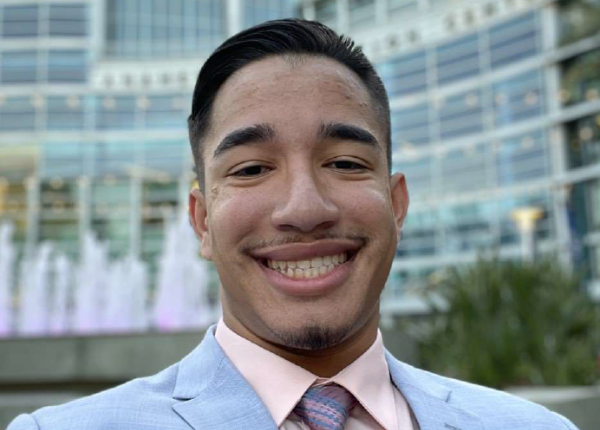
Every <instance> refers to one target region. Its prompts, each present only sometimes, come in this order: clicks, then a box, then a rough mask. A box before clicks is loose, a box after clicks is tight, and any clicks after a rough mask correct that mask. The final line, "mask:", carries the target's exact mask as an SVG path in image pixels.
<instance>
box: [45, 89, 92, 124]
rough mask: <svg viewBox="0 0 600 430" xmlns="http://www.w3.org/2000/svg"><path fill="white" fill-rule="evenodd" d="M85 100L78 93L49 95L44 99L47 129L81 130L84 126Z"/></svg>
mask: <svg viewBox="0 0 600 430" xmlns="http://www.w3.org/2000/svg"><path fill="white" fill-rule="evenodd" d="M85 101H86V99H85V98H84V97H82V96H78V95H70V96H50V97H48V98H47V101H46V109H47V110H46V128H47V129H48V130H82V129H83V128H84V126H85V109H84V108H85Z"/></svg>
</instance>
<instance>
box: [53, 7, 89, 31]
mask: <svg viewBox="0 0 600 430" xmlns="http://www.w3.org/2000/svg"><path fill="white" fill-rule="evenodd" d="M87 14H88V10H87V6H86V5H84V4H51V5H50V11H49V17H50V23H49V26H48V30H49V33H50V36H59V37H71V36H85V35H87V34H88V17H87Z"/></svg>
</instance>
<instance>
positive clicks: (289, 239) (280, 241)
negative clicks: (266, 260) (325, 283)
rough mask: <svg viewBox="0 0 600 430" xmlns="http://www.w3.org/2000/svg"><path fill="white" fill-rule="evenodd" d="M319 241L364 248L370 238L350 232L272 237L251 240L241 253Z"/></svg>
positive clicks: (363, 234) (361, 233) (359, 233)
mask: <svg viewBox="0 0 600 430" xmlns="http://www.w3.org/2000/svg"><path fill="white" fill-rule="evenodd" d="M320 240H349V241H352V242H358V243H359V244H360V246H361V247H363V246H366V245H368V244H369V242H370V237H369V236H368V235H367V234H366V232H362V231H360V232H352V233H333V232H323V233H318V234H311V235H301V234H292V235H286V236H281V237H274V238H272V239H268V240H267V239H260V240H251V241H249V243H247V244H245V245H243V246H242V248H241V250H242V252H244V253H246V254H248V253H252V252H254V251H258V250H260V249H264V248H269V247H277V246H282V245H289V244H292V243H310V242H317V241H320Z"/></svg>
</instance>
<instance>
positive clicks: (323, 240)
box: [190, 57, 408, 349]
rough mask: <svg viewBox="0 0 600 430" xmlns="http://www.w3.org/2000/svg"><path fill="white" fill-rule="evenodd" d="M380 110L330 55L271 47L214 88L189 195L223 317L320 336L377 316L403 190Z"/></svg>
mask: <svg viewBox="0 0 600 430" xmlns="http://www.w3.org/2000/svg"><path fill="white" fill-rule="evenodd" d="M383 123H384V121H383V120H378V118H377V111H376V110H375V108H374V107H373V103H372V102H371V99H370V97H369V94H368V92H367V90H366V88H365V86H364V84H362V82H361V81H360V80H359V78H358V77H357V76H355V75H354V73H353V72H352V71H350V70H349V69H347V68H346V67H345V66H343V65H341V64H339V63H337V62H334V61H332V60H329V59H324V58H319V57H303V58H300V59H295V60H292V61H290V60H289V59H288V60H286V59H284V58H282V57H271V58H267V59H264V60H261V61H258V62H256V63H252V64H250V65H248V66H245V67H244V68H242V69H241V70H239V71H238V72H237V73H235V74H234V75H233V76H232V77H231V78H230V79H229V80H228V81H227V82H226V83H225V84H224V86H223V87H222V88H221V89H220V91H219V93H218V95H217V98H216V100H215V103H214V106H213V112H212V116H211V128H210V130H209V133H208V135H207V137H206V139H205V140H204V142H203V157H204V162H205V166H206V177H205V179H206V191H205V195H204V196H203V195H202V194H200V192H199V191H198V190H195V191H193V192H192V194H191V196H190V208H191V219H192V223H193V224H194V227H195V229H196V232H197V233H198V235H199V237H200V239H201V240H202V254H203V256H204V257H206V258H207V259H210V260H212V261H213V262H214V264H215V265H216V268H217V271H218V273H219V277H220V279H221V283H222V301H223V312H224V318H225V321H226V322H228V321H229V322H230V323H231V322H235V324H241V325H242V326H243V327H244V328H245V329H247V330H249V331H250V332H251V333H253V334H254V335H256V336H258V337H259V338H261V339H263V340H265V341H267V342H269V343H273V344H277V345H281V346H284V347H289V348H300V349H321V348H324V347H329V346H333V345H334V344H337V343H339V342H341V341H343V340H345V339H347V338H348V337H350V336H352V335H354V334H356V333H358V332H359V331H360V329H361V328H363V327H365V326H366V325H367V324H368V323H369V322H373V321H374V320H377V318H378V310H379V296H380V293H381V290H382V288H383V286H384V284H385V281H386V278H387V276H388V274H389V270H390V266H391V263H392V260H393V257H394V254H395V250H396V244H397V239H398V236H399V228H400V226H401V223H402V220H403V218H404V215H405V213H406V209H407V205H408V195H407V192H406V187H405V183H404V178H403V176H402V175H400V174H396V175H393V176H391V177H390V176H389V174H388V165H387V160H386V152H385V130H384V129H383Z"/></svg>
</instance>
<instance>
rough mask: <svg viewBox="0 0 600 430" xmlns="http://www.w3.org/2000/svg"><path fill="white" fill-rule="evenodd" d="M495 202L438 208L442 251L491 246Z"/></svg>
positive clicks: (493, 241) (473, 249) (472, 249)
mask: <svg viewBox="0 0 600 430" xmlns="http://www.w3.org/2000/svg"><path fill="white" fill-rule="evenodd" d="M495 213H496V202H493V201H492V202H478V203H468V204H457V205H454V206H446V207H444V208H442V209H441V210H440V218H441V219H440V222H441V224H442V225H443V226H444V230H445V236H444V242H443V246H444V252H447V253H456V252H461V251H478V250H480V249H485V248H489V247H491V246H493V245H494V244H495V242H496V238H495V236H494V234H493V222H494V219H495V218H496V217H495Z"/></svg>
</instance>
